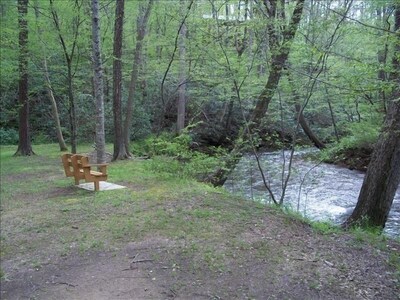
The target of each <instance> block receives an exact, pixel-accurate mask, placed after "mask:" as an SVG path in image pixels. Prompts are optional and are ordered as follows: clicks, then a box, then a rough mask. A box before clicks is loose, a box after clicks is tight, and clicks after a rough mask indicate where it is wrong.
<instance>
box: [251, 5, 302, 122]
mask: <svg viewBox="0 0 400 300" xmlns="http://www.w3.org/2000/svg"><path fill="white" fill-rule="evenodd" d="M304 1H305V0H298V1H297V2H296V6H295V9H294V11H293V16H292V18H291V20H290V23H289V25H288V27H287V28H286V30H284V31H283V33H282V34H283V36H282V39H283V41H282V42H279V39H278V37H277V36H276V31H275V29H274V28H272V27H273V24H270V25H268V26H267V30H268V35H269V45H270V51H271V53H272V57H271V69H270V73H269V75H268V80H267V83H266V84H265V86H264V89H263V90H262V92H261V94H260V96H259V97H258V101H257V103H256V106H255V108H254V111H253V114H252V117H251V121H252V124H251V127H252V128H256V127H258V126H259V125H260V123H261V120H262V118H263V117H264V116H265V114H266V113H267V111H268V106H269V103H270V102H271V101H272V97H273V96H274V94H275V90H276V88H277V87H278V83H279V80H280V79H281V75H282V70H283V68H284V66H285V63H286V61H287V59H288V57H289V52H290V45H291V42H292V41H293V39H294V36H295V34H296V31H297V27H298V25H299V23H300V20H301V16H302V14H303V7H304ZM270 2H271V3H270ZM274 5H275V7H274ZM276 5H277V3H276V2H274V1H268V0H265V6H266V9H267V11H268V12H269V16H270V17H276V15H280V14H276ZM282 10H284V9H282ZM281 21H282V20H281ZM269 23H271V22H270V21H269Z"/></svg>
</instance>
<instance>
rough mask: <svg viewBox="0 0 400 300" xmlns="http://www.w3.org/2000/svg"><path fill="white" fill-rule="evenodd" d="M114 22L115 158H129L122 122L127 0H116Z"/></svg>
mask: <svg viewBox="0 0 400 300" xmlns="http://www.w3.org/2000/svg"><path fill="white" fill-rule="evenodd" d="M115 2H116V6H115V23H114V48H113V53H114V61H113V116H114V153H113V160H120V159H126V158H129V157H130V155H129V153H128V152H127V151H126V148H125V143H124V136H123V126H122V125H123V124H122V37H123V26H124V7H125V0H116V1H115Z"/></svg>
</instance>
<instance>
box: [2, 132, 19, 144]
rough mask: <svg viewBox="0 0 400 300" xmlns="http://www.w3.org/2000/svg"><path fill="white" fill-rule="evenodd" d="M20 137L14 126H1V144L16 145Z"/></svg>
mask: <svg viewBox="0 0 400 300" xmlns="http://www.w3.org/2000/svg"><path fill="white" fill-rule="evenodd" d="M18 139H19V137H18V131H17V130H15V129H14V128H0V145H16V144H18Z"/></svg>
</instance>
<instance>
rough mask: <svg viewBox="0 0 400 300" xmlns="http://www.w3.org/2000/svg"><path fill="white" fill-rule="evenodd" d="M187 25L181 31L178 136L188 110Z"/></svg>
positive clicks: (183, 2)
mask: <svg viewBox="0 0 400 300" xmlns="http://www.w3.org/2000/svg"><path fill="white" fill-rule="evenodd" d="M184 8H185V1H184V0H181V14H182V15H183V14H184ZM185 39H186V24H185V23H183V24H182V26H181V30H180V31H179V88H178V105H177V107H178V116H177V122H176V131H177V134H180V133H181V132H182V130H183V129H184V128H185V113H186V112H185V108H186V83H185V81H186V61H185V56H186V48H185V47H186V46H185Z"/></svg>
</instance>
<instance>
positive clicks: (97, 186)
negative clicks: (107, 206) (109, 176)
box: [94, 181, 100, 191]
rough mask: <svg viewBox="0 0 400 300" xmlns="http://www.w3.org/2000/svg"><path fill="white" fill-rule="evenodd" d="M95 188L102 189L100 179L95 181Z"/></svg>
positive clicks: (96, 189)
mask: <svg viewBox="0 0 400 300" xmlns="http://www.w3.org/2000/svg"><path fill="white" fill-rule="evenodd" d="M94 190H95V191H99V190H100V182H99V181H95V182H94Z"/></svg>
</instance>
